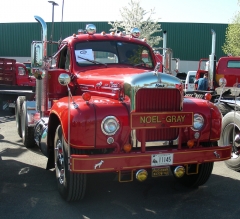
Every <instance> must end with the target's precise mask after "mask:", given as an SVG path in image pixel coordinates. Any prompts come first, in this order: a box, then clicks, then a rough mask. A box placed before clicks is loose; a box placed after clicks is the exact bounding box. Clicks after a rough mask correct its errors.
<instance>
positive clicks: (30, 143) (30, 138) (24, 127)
mask: <svg viewBox="0 0 240 219" xmlns="http://www.w3.org/2000/svg"><path fill="white" fill-rule="evenodd" d="M21 131H22V141H23V144H24V146H25V147H26V148H33V147H35V141H34V127H31V126H30V127H29V126H28V115H27V105H26V102H25V101H24V102H23V103H22V110H21Z"/></svg>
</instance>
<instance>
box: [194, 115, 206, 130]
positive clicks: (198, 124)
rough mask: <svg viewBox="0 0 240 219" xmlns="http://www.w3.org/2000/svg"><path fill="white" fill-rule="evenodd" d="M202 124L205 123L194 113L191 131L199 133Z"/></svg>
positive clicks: (202, 118)
mask: <svg viewBox="0 0 240 219" xmlns="http://www.w3.org/2000/svg"><path fill="white" fill-rule="evenodd" d="M204 123H205V120H204V117H203V116H202V115H201V114H199V113H195V114H194V115H193V126H192V130H194V131H200V130H201V129H202V128H203V127H204Z"/></svg>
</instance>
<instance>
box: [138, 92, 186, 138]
mask: <svg viewBox="0 0 240 219" xmlns="http://www.w3.org/2000/svg"><path fill="white" fill-rule="evenodd" d="M181 103H182V96H181V93H180V91H179V90H178V89H174V88H166V89H164V88H158V89H157V88H142V89H139V90H138V91H137V93H136V98H135V112H169V111H170V112H174V111H175V112H179V111H181ZM178 135H179V129H178V128H164V129H162V128H160V129H149V130H146V142H148V141H171V140H174V139H177V137H178ZM136 137H137V140H138V141H141V140H142V137H141V133H140V131H139V130H136Z"/></svg>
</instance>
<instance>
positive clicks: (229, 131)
mask: <svg viewBox="0 0 240 219" xmlns="http://www.w3.org/2000/svg"><path fill="white" fill-rule="evenodd" d="M237 134H240V114H239V112H230V113H227V114H226V115H225V116H224V117H223V119H222V133H221V138H220V139H219V141H218V145H219V146H223V145H230V144H231V145H233V147H232V154H231V158H230V159H229V160H226V161H224V162H225V164H226V166H227V167H228V168H229V169H232V170H235V171H240V155H239V152H240V144H238V143H236V142H234V139H235V137H236V135H237Z"/></svg>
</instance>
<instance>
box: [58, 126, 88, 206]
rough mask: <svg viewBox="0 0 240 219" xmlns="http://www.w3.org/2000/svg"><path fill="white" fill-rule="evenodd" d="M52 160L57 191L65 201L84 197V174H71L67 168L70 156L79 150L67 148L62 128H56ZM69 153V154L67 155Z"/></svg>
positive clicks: (78, 152)
mask: <svg viewBox="0 0 240 219" xmlns="http://www.w3.org/2000/svg"><path fill="white" fill-rule="evenodd" d="M54 147H55V149H54V159H55V170H56V179H57V185H58V191H59V193H60V194H61V196H62V197H63V199H65V200H66V201H69V202H70V201H77V200H80V199H82V198H83V197H84V195H85V190H86V174H82V173H72V172H70V170H69V168H68V157H69V156H70V154H80V152H81V151H80V150H77V149H73V148H70V150H69V148H68V145H67V143H66V141H65V140H64V137H63V133H62V127H61V125H59V126H58V127H57V130H56V133H55V138H54ZM69 151H70V154H69Z"/></svg>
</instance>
